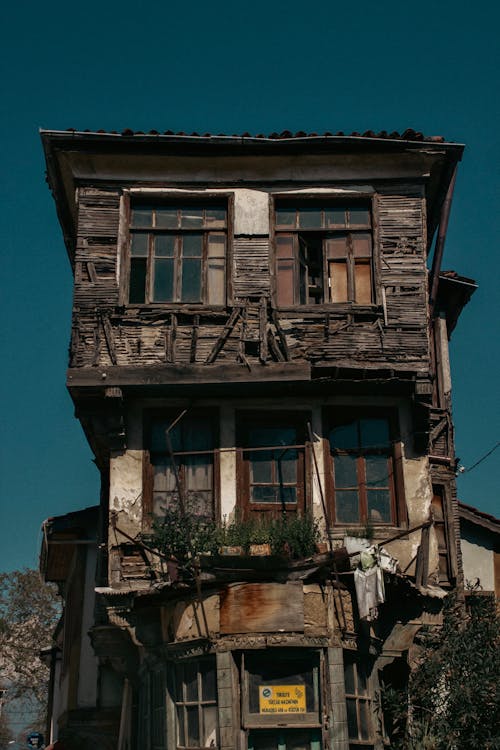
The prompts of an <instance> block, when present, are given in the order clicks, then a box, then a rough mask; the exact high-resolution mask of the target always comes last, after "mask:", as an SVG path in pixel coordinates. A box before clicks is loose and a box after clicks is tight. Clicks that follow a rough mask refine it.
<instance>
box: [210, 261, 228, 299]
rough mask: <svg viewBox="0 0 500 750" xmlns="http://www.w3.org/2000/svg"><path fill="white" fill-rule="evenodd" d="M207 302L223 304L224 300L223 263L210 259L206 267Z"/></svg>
mask: <svg viewBox="0 0 500 750" xmlns="http://www.w3.org/2000/svg"><path fill="white" fill-rule="evenodd" d="M207 292H208V295H207V303H208V304H209V305H223V304H224V303H225V301H226V293H225V263H224V261H223V260H222V261H214V260H211V261H209V263H208V268H207Z"/></svg>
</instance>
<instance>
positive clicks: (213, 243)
mask: <svg viewBox="0 0 500 750" xmlns="http://www.w3.org/2000/svg"><path fill="white" fill-rule="evenodd" d="M225 255H226V235H225V234H215V233H214V232H211V233H210V234H209V235H208V257H209V258H224V257H225Z"/></svg>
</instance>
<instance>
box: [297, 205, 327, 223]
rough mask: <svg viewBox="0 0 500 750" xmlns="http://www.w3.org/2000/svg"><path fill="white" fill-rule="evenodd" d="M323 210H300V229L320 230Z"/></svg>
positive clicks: (311, 208)
mask: <svg viewBox="0 0 500 750" xmlns="http://www.w3.org/2000/svg"><path fill="white" fill-rule="evenodd" d="M321 214H322V211H321V208H313V207H312V206H311V207H310V208H300V209H299V227H300V228H301V229H320V228H321V226H322V217H321Z"/></svg>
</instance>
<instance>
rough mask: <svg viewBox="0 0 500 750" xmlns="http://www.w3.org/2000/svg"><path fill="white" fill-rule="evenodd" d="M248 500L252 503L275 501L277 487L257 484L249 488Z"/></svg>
mask: <svg viewBox="0 0 500 750" xmlns="http://www.w3.org/2000/svg"><path fill="white" fill-rule="evenodd" d="M250 502H252V503H277V502H279V500H278V493H277V488H276V487H275V486H273V485H268V486H264V487H263V486H261V485H257V486H254V487H252V488H251V492H250Z"/></svg>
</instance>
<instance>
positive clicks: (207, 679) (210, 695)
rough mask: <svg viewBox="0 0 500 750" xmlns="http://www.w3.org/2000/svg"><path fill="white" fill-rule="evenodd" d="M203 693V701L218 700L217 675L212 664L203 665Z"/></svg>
mask: <svg viewBox="0 0 500 750" xmlns="http://www.w3.org/2000/svg"><path fill="white" fill-rule="evenodd" d="M200 671H201V692H202V700H204V701H215V700H216V699H217V680H216V673H215V669H214V667H213V665H212V664H211V663H207V662H205V663H202V664H201V669H200Z"/></svg>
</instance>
